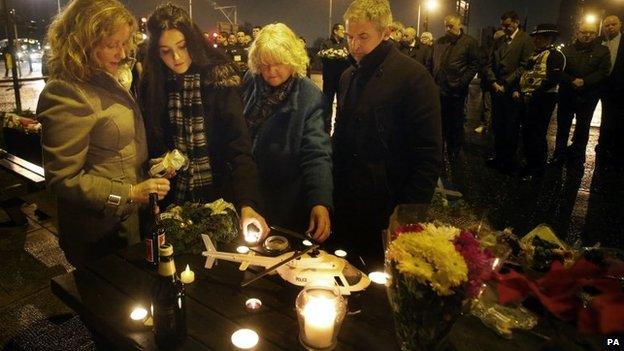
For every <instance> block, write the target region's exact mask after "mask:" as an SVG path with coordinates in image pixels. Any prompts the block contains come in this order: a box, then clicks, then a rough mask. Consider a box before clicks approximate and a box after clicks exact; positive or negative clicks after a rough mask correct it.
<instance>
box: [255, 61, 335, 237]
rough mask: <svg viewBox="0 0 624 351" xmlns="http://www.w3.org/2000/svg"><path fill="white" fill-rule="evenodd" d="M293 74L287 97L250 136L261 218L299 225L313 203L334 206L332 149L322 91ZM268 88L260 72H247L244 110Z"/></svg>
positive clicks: (302, 227) (304, 222) (304, 225)
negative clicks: (326, 130)
mask: <svg viewBox="0 0 624 351" xmlns="http://www.w3.org/2000/svg"><path fill="white" fill-rule="evenodd" d="M294 79H295V81H294V82H293V86H292V88H291V89H292V90H291V91H290V93H289V95H288V97H287V98H286V100H285V101H284V102H283V103H282V105H281V106H279V107H278V108H277V110H276V111H275V113H274V114H273V115H272V116H270V117H269V118H268V119H267V120H266V121H265V122H264V123H263V124H262V126H261V127H260V128H259V130H258V132H257V133H256V135H255V136H254V138H253V148H252V152H253V156H254V159H255V161H256V163H257V164H258V169H259V173H260V190H261V193H262V196H263V199H264V200H265V206H264V212H263V214H264V215H265V218H266V219H267V220H268V221H269V222H270V223H274V224H278V225H281V226H285V227H287V228H292V229H294V230H301V231H302V230H305V229H307V224H308V219H309V216H310V210H311V209H312V207H313V206H316V205H323V206H326V207H327V208H329V209H331V208H332V207H333V201H332V192H333V181H332V160H331V152H332V150H331V144H330V142H329V135H328V134H327V133H326V132H325V129H324V120H323V116H324V114H325V102H324V98H323V93H322V92H321V91H320V89H319V88H317V87H316V85H314V83H313V82H312V81H311V80H310V79H309V78H294ZM266 89H268V86H267V84H266V83H265V82H264V80H263V78H262V76H261V75H259V74H257V75H253V74H251V73H250V72H248V73H247V74H246V75H245V78H244V92H245V93H244V96H245V99H244V100H245V116H248V114H249V112H250V110H251V109H252V107H253V106H254V105H255V104H256V103H257V101H258V99H260V98H262V96H263V95H264V94H263V93H262V92H263V91H265V90H266Z"/></svg>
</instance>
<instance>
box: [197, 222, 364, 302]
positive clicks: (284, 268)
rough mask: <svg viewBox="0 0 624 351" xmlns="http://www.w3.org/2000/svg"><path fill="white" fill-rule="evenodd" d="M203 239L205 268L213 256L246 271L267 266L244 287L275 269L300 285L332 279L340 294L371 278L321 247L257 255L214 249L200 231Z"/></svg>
mask: <svg viewBox="0 0 624 351" xmlns="http://www.w3.org/2000/svg"><path fill="white" fill-rule="evenodd" d="M202 239H203V241H204V245H205V246H206V251H204V252H202V256H206V265H205V267H206V268H207V269H210V268H212V266H213V264H214V262H215V259H220V260H226V261H232V262H240V263H241V265H240V267H239V269H240V270H241V271H244V270H246V269H247V268H248V267H249V266H250V265H252V266H262V267H264V268H266V269H267V271H265V273H264V274H262V273H261V274H260V275H258V276H256V277H255V278H254V279H252V280H250V281H247V282H245V283H243V286H245V285H247V284H249V283H251V282H252V281H255V280H256V279H257V278H260V277H261V276H264V275H265V274H266V273H275V272H277V273H278V274H279V275H280V277H281V278H282V279H284V280H286V281H287V282H289V283H291V284H294V285H299V286H304V285H306V284H307V283H309V282H314V281H319V282H330V283H332V284H333V283H334V282H335V284H336V285H337V287H338V288H339V290H340V293H341V294H342V295H350V294H351V292H355V291H362V290H364V289H366V288H367V287H368V286H369V285H370V279H369V278H368V276H367V275H366V274H364V273H362V271H360V270H359V269H357V268H355V267H354V266H352V265H351V264H350V263H349V262H347V260H345V259H343V258H340V257H337V256H334V255H331V254H328V253H327V252H325V251H323V250H318V254H316V255H310V254H308V253H307V251H308V250H309V249H308V250H304V251H301V252H295V251H291V252H287V253H284V254H281V255H279V256H276V257H268V256H256V255H255V252H253V251H249V252H248V253H245V254H240V253H233V252H222V251H217V250H216V248H215V247H214V245H213V244H212V240H210V237H209V236H208V235H205V234H202ZM293 256H298V257H293ZM285 261H286V262H285ZM276 267H277V268H276ZM273 270H275V272H273Z"/></svg>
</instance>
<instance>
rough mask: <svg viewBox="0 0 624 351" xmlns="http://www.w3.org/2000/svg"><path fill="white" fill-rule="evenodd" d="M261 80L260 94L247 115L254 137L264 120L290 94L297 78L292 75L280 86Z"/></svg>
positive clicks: (248, 124) (250, 130)
mask: <svg viewBox="0 0 624 351" xmlns="http://www.w3.org/2000/svg"><path fill="white" fill-rule="evenodd" d="M260 81H261V84H262V87H261V88H260V96H259V98H258V99H256V102H255V104H254V106H253V107H252V108H251V110H250V111H249V116H247V126H248V127H249V132H250V133H251V137H252V139H253V138H255V136H256V133H257V132H258V130H260V127H262V125H263V124H264V122H265V121H266V120H267V119H269V117H270V116H272V115H273V113H275V110H276V109H277V108H278V107H279V106H280V105H281V104H282V102H284V100H286V98H287V97H288V94H290V91H291V90H292V89H291V88H292V86H293V82H294V81H295V79H294V78H293V76H291V77H290V78H288V80H286V81H285V82H284V83H282V84H281V85H280V86H278V87H270V86H269V85H268V84H266V83H265V82H264V79H260Z"/></svg>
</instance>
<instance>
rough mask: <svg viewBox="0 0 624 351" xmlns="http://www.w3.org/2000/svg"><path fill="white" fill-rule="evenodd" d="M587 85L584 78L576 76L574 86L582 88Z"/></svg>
mask: <svg viewBox="0 0 624 351" xmlns="http://www.w3.org/2000/svg"><path fill="white" fill-rule="evenodd" d="M584 85H585V81H584V80H583V79H582V78H574V80H573V81H572V86H574V88H576V89H581V88H582V87H583V86H584Z"/></svg>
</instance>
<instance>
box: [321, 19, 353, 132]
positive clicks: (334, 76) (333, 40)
mask: <svg viewBox="0 0 624 351" xmlns="http://www.w3.org/2000/svg"><path fill="white" fill-rule="evenodd" d="M344 34H345V29H344V26H343V25H342V23H334V25H333V26H332V34H331V36H330V37H329V39H327V40H325V41H324V42H323V43H321V47H320V50H319V52H318V56H319V57H320V58H321V62H322V63H323V94H324V95H325V99H327V116H326V117H325V129H326V130H327V132H329V131H330V129H331V116H332V114H333V112H332V111H333V110H334V106H333V104H334V97H335V96H336V92H337V90H338V83H339V82H340V76H341V75H342V72H344V70H345V69H347V67H349V60H348V55H349V49H347V41H346V40H345V38H344Z"/></svg>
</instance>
